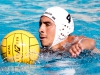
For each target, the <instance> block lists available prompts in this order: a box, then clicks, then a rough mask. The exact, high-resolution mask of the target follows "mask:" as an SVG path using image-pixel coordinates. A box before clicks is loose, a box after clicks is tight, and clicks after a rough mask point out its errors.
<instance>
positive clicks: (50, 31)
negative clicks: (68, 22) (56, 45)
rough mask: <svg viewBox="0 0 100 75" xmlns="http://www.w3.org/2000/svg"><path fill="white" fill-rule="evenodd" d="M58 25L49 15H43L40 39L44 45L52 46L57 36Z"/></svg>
mask: <svg viewBox="0 0 100 75" xmlns="http://www.w3.org/2000/svg"><path fill="white" fill-rule="evenodd" d="M55 30H56V26H55V23H54V22H53V21H52V20H51V19H50V18H48V17H46V16H42V17H41V18H40V29H39V35H40V41H41V44H42V46H51V45H52V43H53V40H54V37H55Z"/></svg>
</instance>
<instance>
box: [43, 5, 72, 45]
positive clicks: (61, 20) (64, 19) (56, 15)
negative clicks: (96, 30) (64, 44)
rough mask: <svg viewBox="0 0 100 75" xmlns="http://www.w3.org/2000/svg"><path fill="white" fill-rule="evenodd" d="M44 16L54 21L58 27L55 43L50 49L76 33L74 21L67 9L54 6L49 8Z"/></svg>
mask: <svg viewBox="0 0 100 75" xmlns="http://www.w3.org/2000/svg"><path fill="white" fill-rule="evenodd" d="M43 15H44V16H47V17H49V18H50V19H52V20H53V21H54V23H55V25H56V32H55V37H54V41H53V43H52V45H51V46H50V47H52V46H54V45H56V44H58V43H60V42H61V41H63V40H64V39H65V38H66V37H68V35H69V34H71V33H72V32H73V31H74V23H73V19H72V17H71V16H70V14H69V13H68V12H67V11H66V10H65V9H63V8H61V7H57V6H54V7H51V8H48V9H47V10H46V11H45V12H44V13H43ZM43 15H42V16H43Z"/></svg>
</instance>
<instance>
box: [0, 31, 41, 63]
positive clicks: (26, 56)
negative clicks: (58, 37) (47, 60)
mask: <svg viewBox="0 0 100 75" xmlns="http://www.w3.org/2000/svg"><path fill="white" fill-rule="evenodd" d="M1 52H2V57H3V59H4V60H6V61H8V62H22V63H27V64H34V63H35V61H36V60H37V59H38V56H39V52H40V47H39V43H38V41H37V39H36V38H35V36H34V35H32V34H31V33H29V32H27V31H24V30H15V31H12V32H10V33H8V34H7V35H6V36H5V37H4V38H3V40H2V43H1Z"/></svg>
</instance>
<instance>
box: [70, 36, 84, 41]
mask: <svg viewBox="0 0 100 75" xmlns="http://www.w3.org/2000/svg"><path fill="white" fill-rule="evenodd" d="M82 38H86V37H85V36H76V35H70V36H69V37H68V40H69V42H72V41H76V42H78V41H79V40H81V39H82Z"/></svg>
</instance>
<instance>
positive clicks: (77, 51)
mask: <svg viewBox="0 0 100 75" xmlns="http://www.w3.org/2000/svg"><path fill="white" fill-rule="evenodd" d="M82 50H83V47H82V44H81V43H77V44H74V45H72V46H71V48H70V49H69V53H70V54H71V56H72V57H77V56H79V54H80V52H81V51H82Z"/></svg>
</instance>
